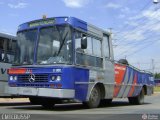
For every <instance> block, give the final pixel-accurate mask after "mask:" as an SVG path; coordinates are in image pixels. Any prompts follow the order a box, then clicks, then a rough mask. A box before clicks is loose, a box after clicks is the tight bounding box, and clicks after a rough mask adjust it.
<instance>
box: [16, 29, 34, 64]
mask: <svg viewBox="0 0 160 120" xmlns="http://www.w3.org/2000/svg"><path fill="white" fill-rule="evenodd" d="M17 38H18V40H17V49H16V57H15V62H14V64H15V65H21V64H22V65H26V64H33V62H34V45H35V41H36V38H37V30H36V29H35V30H28V31H22V32H19V33H18V34H17Z"/></svg>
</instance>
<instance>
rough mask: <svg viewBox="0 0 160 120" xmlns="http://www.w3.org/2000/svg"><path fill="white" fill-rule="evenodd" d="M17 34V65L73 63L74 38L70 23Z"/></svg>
mask: <svg viewBox="0 0 160 120" xmlns="http://www.w3.org/2000/svg"><path fill="white" fill-rule="evenodd" d="M17 36H18V44H17V45H18V47H17V51H16V58H15V65H31V64H56V63H62V64H70V63H71V60H72V50H71V49H72V40H71V30H70V27H69V26H68V25H55V26H49V27H41V28H40V29H39V30H38V29H34V30H27V31H22V32H19V33H18V34H17Z"/></svg>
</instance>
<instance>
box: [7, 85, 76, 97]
mask: <svg viewBox="0 0 160 120" xmlns="http://www.w3.org/2000/svg"><path fill="white" fill-rule="evenodd" d="M6 92H7V93H9V94H12V95H22V96H40V97H52V98H74V97H75V90H73V89H51V88H31V87H9V88H8V90H7V91H6Z"/></svg>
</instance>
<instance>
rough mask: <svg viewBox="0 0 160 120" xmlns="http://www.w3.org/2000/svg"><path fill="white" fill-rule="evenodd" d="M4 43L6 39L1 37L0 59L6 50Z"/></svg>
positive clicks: (0, 59)
mask: <svg viewBox="0 0 160 120" xmlns="http://www.w3.org/2000/svg"><path fill="white" fill-rule="evenodd" d="M3 44H4V40H3V39H2V38H0V61H2V60H3V51H4V47H3Z"/></svg>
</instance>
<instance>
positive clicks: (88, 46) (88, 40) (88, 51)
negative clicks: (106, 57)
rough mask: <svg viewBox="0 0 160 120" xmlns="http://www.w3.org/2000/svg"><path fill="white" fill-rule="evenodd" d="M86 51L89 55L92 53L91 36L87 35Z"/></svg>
mask: <svg viewBox="0 0 160 120" xmlns="http://www.w3.org/2000/svg"><path fill="white" fill-rule="evenodd" d="M86 53H87V54H89V55H92V54H93V52H92V38H91V37H87V49H86Z"/></svg>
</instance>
